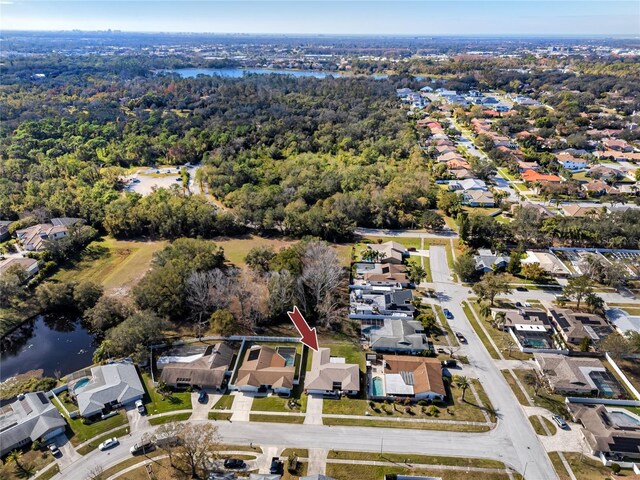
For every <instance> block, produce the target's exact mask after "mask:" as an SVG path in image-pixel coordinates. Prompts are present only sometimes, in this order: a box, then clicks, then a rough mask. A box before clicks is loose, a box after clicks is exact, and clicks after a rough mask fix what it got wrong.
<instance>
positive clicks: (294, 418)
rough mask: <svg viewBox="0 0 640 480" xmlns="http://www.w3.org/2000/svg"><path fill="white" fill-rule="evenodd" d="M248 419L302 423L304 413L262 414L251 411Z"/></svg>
mask: <svg viewBox="0 0 640 480" xmlns="http://www.w3.org/2000/svg"><path fill="white" fill-rule="evenodd" d="M249 421H251V422H268V423H303V422H304V415H264V414H259V413H252V414H250V415H249Z"/></svg>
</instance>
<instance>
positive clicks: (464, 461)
mask: <svg viewBox="0 0 640 480" xmlns="http://www.w3.org/2000/svg"><path fill="white" fill-rule="evenodd" d="M327 458H329V459H334V458H338V459H342V460H344V459H349V460H370V461H374V462H397V463H405V462H406V463H412V464H413V463H421V464H423V465H449V466H452V467H479V468H505V465H504V463H502V462H500V461H498V460H491V459H488V458H466V457H437V456H435V455H418V454H407V453H382V454H380V453H379V452H375V453H374V452H350V451H340V450H331V451H329V454H328V455H327Z"/></svg>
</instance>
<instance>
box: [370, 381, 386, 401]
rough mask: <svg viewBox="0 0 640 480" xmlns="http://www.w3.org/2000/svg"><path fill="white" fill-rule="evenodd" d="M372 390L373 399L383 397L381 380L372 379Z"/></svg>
mask: <svg viewBox="0 0 640 480" xmlns="http://www.w3.org/2000/svg"><path fill="white" fill-rule="evenodd" d="M372 390H373V396H374V397H382V396H384V386H383V385H382V379H381V378H380V377H373V385H372Z"/></svg>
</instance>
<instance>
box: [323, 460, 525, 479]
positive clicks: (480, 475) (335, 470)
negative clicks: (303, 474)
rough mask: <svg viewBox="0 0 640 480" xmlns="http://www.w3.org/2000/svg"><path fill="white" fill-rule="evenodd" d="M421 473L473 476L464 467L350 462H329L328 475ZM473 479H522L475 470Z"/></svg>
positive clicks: (361, 476)
mask: <svg viewBox="0 0 640 480" xmlns="http://www.w3.org/2000/svg"><path fill="white" fill-rule="evenodd" d="M391 474H396V475H420V476H430V477H436V478H440V479H442V480H460V479H461V478H467V477H469V478H471V476H470V475H468V472H467V471H465V469H464V468H460V470H440V469H437V468H431V469H430V468H413V467H403V466H390V465H389V466H382V465H359V464H350V463H327V476H330V477H335V478H339V479H349V480H371V479H373V478H384V477H385V475H391ZM472 478H473V480H508V479H510V478H514V479H522V477H521V476H520V475H518V474H514V475H513V476H512V477H510V476H509V475H508V474H507V473H506V472H504V473H497V472H496V473H489V472H473V474H472Z"/></svg>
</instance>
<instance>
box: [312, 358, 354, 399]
mask: <svg viewBox="0 0 640 480" xmlns="http://www.w3.org/2000/svg"><path fill="white" fill-rule="evenodd" d="M304 389H305V391H306V392H307V393H309V394H312V395H340V394H344V395H357V394H358V392H359V391H360V367H359V366H358V365H356V364H355V363H345V361H344V358H339V357H331V350H330V349H328V348H320V349H318V351H317V352H314V353H313V360H312V361H311V371H309V372H307V376H306V379H305V382H304Z"/></svg>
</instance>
